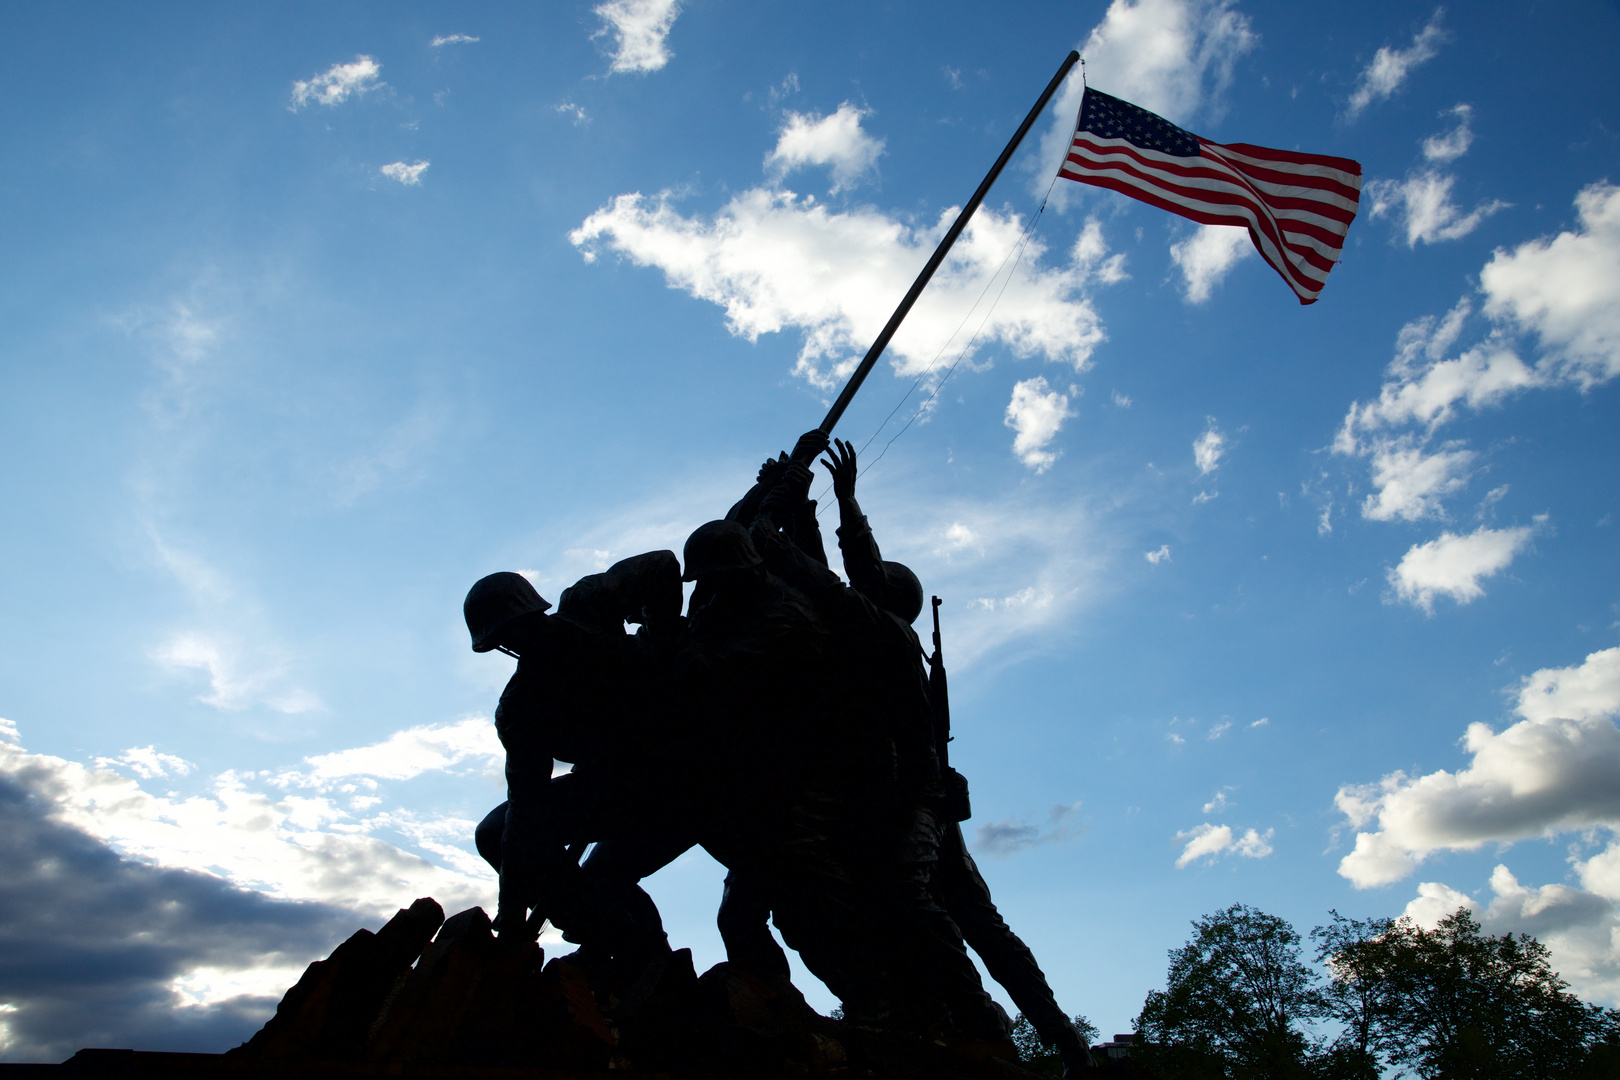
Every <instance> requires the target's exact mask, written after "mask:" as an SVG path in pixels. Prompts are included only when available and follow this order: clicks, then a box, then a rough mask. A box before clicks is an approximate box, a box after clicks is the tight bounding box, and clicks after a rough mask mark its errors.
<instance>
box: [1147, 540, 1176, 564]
mask: <svg viewBox="0 0 1620 1080" xmlns="http://www.w3.org/2000/svg"><path fill="white" fill-rule="evenodd" d="M1142 558H1144V559H1146V560H1147V561H1148V562H1150V563H1152V564H1153V565H1154V566H1158V565H1159V564H1160V563H1162V562H1169V561H1170V545H1169V544H1161V545H1159V549H1158V550H1157V551H1144V552H1142Z"/></svg>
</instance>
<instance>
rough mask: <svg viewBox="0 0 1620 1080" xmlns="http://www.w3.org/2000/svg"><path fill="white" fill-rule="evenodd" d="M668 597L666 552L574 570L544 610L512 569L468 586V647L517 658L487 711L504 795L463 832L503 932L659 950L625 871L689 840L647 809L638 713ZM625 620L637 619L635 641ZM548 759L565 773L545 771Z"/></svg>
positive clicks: (647, 771)
mask: <svg viewBox="0 0 1620 1080" xmlns="http://www.w3.org/2000/svg"><path fill="white" fill-rule="evenodd" d="M680 601H681V587H680V570H679V564H678V563H676V561H675V556H674V554H673V553H671V552H667V551H664V552H650V553H648V554H646V555H640V556H636V557H635V558H633V559H626V560H624V561H622V562H620V563H617V564H615V565H614V566H613V567H611V568H610V569H609V570H608V571H607V572H606V573H603V574H595V575H591V576H589V577H586V578H583V579H581V581H580V582H578V583H576V584H575V585H574V586H573V587H572V588H570V589H568V590H565V591H564V593H563V595H562V598H561V599H560V601H559V608H558V611H557V613H556V614H555V615H548V614H546V612H547V611H548V609H549V608H550V607H551V605H550V604H549V603H548V602H547V601H546V600H544V599H543V598H541V597H540V595H539V594H538V593H536V592H535V591H534V588H533V586H531V585H530V584H529V583H528V582H527V580H525V579H524V578H523V577H521V576H520V575H517V574H511V573H503V574H492V575H490V576H488V577H486V578H483V579H481V580H480V581H479V582H477V583H476V584H475V585H474V586H473V588H472V590H471V591H469V593H468V594H467V601H466V604H465V614H466V619H467V625H468V629H469V631H470V632H471V633H472V637H473V648H474V650H475V651H479V652H486V651H489V650H491V649H499V650H501V651H503V652H507V653H509V654H511V655H513V656H516V657H518V668H517V671H516V672H515V673H514V674H513V676H512V678H511V680H510V681H509V682H508V684H507V687H506V690H505V691H504V692H503V693H502V695H501V701H500V704H499V705H498V706H497V708H496V711H495V725H496V731H497V733H498V734H499V736H500V738H501V743H502V745H503V746H504V747H505V749H506V778H507V794H508V799H507V802H506V804H504V811H503V810H502V808H499V807H498V808H497V809H496V810H495V811H493V812H492V813H491V814H490V815H489V816H488V817H486V818H485V820H484V821H483V822H482V823H480V826H479V828H478V830H477V833H476V834H475V841H476V842H477V844H478V848H479V851H480V852H481V853H482V854H484V856H485V858H486V859H488V860H489V861H490V862H491V864H492V865H494V866H496V868H497V870H498V871H499V872H500V875H501V886H500V899H499V909H498V912H497V916H496V925H497V929H498V930H499V932H500V934H501V936H503V937H505V936H508V935H513V934H517V935H520V936H521V935H526V936H528V937H529V938H530V939H532V937H533V934H534V933H535V932H537V931H538V929H539V923H540V920H541V919H542V918H547V917H549V918H550V919H551V920H552V922H553V923H554V924H555V925H556V926H557V927H558V928H559V929H561V930H562V931H563V932H564V934H565V936H567V937H568V938H569V940H572V941H576V942H580V943H582V944H587V945H591V946H594V947H597V948H598V949H600V950H601V951H604V952H608V953H611V954H614V955H621V956H646V955H648V954H651V953H656V952H661V951H667V949H668V944H667V942H666V941H665V939H664V935H663V927H662V923H661V920H659V918H658V913H657V908H656V907H655V906H654V905H653V903H652V900H651V898H650V897H648V896H647V895H646V893H645V892H643V891H642V890H641V889H640V888H639V887H637V886H636V884H635V881H636V880H637V879H638V878H639V877H640V876H642V875H643V874H644V873H650V872H651V870H653V869H657V866H658V865H662V863H663V862H667V861H668V860H669V859H670V858H673V857H674V855H677V854H679V853H680V851H681V850H684V848H685V846H690V843H691V839H690V838H689V837H688V838H687V839H686V840H685V843H684V845H682V844H681V843H680V842H679V833H678V832H674V833H672V832H671V828H672V826H674V825H675V824H676V819H675V817H673V816H672V815H671V814H670V813H669V808H667V807H661V808H660V809H661V811H662V812H661V813H660V814H657V815H654V814H650V813H648V808H649V806H651V805H654V804H656V803H657V802H658V801H659V790H660V785H659V784H658V783H657V779H658V775H659V773H658V768H657V767H658V766H661V765H662V764H663V763H662V762H660V761H658V760H657V755H656V751H655V750H654V749H653V745H654V744H653V743H651V742H650V741H649V732H653V731H656V730H657V725H656V724H650V723H649V722H648V721H649V714H652V713H654V712H656V711H658V708H659V703H658V701H657V700H656V698H655V697H654V692H655V690H656V689H663V687H659V686H658V685H657V683H658V679H659V676H660V674H661V668H662V667H663V666H664V665H665V664H666V663H667V659H666V658H667V654H668V653H669V652H670V651H672V648H673V641H674V639H675V637H676V636H677V633H678V630H679V625H680V623H681V619H680ZM627 620H633V621H635V622H639V623H642V624H643V625H642V630H641V632H640V633H638V634H637V635H636V636H635V637H633V638H632V637H631V636H629V635H627V634H626V633H625V632H624V623H625V621H627ZM666 682H667V678H666ZM555 760H562V761H566V762H571V763H572V764H573V765H574V769H573V770H572V771H571V772H569V773H568V774H566V775H564V776H560V777H556V778H555V779H554V778H553V776H552V772H553V768H554V761H555ZM649 830H651V832H652V835H649ZM497 837H498V839H497ZM591 841H602V842H601V843H598V845H597V850H596V851H594V852H593V853H592V857H591V859H590V860H588V861H587V863H586V866H585V867H584V868H583V869H582V868H581V867H580V866H579V865H578V855H579V851H580V850H581V849H583V847H584V846H585V844H586V843H588V842H591ZM649 848H652V849H659V848H662V849H665V850H663V851H661V852H659V853H656V854H650V853H649V851H648V849H649ZM671 849H672V850H671ZM627 854H628V855H630V856H631V857H629V858H626V857H625V856H626V855H627ZM616 856H617V857H616ZM653 863H656V865H650V864H653ZM649 865H650V868H648V867H649ZM529 908H534V909H535V915H534V917H533V918H530V919H527V920H526V919H525V912H526V911H527V910H528V909H529Z"/></svg>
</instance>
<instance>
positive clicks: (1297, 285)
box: [1059, 88, 1361, 304]
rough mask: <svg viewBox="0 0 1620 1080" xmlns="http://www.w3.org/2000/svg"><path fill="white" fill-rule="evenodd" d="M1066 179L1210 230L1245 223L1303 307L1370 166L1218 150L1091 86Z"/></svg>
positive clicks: (1335, 254) (1260, 149) (1322, 280)
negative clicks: (1363, 168) (1115, 193)
mask: <svg viewBox="0 0 1620 1080" xmlns="http://www.w3.org/2000/svg"><path fill="white" fill-rule="evenodd" d="M1094 98H1095V99H1098V100H1093V99H1094ZM1088 121H1091V122H1089V123H1088ZM1093 129H1095V130H1093ZM1174 151H1191V152H1174ZM1059 175H1061V176H1066V177H1068V178H1069V179H1071V180H1077V181H1079V182H1080V183H1083V184H1093V185H1096V186H1098V187H1105V188H1110V189H1112V190H1114V191H1118V192H1121V193H1122V194H1125V195H1129V196H1131V197H1132V198H1136V199H1140V200H1142V201H1143V202H1146V203H1150V204H1152V205H1154V206H1157V207H1160V208H1161V209H1164V210H1169V211H1170V212H1171V213H1174V214H1179V215H1181V216H1182V217H1186V218H1190V219H1192V220H1193V221H1197V222H1200V223H1202V224H1205V225H1242V226H1245V227H1246V228H1247V229H1248V230H1249V237H1250V239H1252V240H1253V241H1254V246H1255V249H1256V250H1258V251H1259V252H1260V255H1261V257H1262V258H1264V259H1265V260H1266V262H1268V263H1270V264H1271V266H1272V268H1273V269H1275V270H1276V271H1277V273H1278V274H1280V275H1282V278H1283V280H1284V281H1286V282H1287V283H1288V285H1289V287H1290V288H1292V289H1293V290H1294V292H1295V294H1296V295H1298V297H1299V301H1300V303H1302V304H1310V303H1314V302H1315V301H1316V298H1317V296H1318V295H1319V294H1320V293H1321V291H1322V287H1323V286H1324V285H1325V284H1326V283H1327V275H1328V272H1329V271H1330V270H1332V269H1333V266H1334V264H1335V263H1337V262H1338V261H1339V256H1340V253H1341V251H1342V250H1343V247H1344V237H1345V233H1346V232H1347V231H1348V230H1349V228H1350V223H1351V222H1352V221H1354V220H1355V216H1356V210H1357V208H1358V206H1359V205H1360V200H1361V166H1360V165H1359V164H1358V163H1356V162H1354V161H1351V160H1349V159H1348V158H1339V157H1328V156H1326V155H1322V154H1301V153H1296V152H1292V151H1287V150H1273V149H1270V148H1268V147H1264V146H1251V145H1249V144H1247V143H1231V144H1229V145H1222V144H1220V143H1212V142H1210V141H1209V140H1207V139H1202V138H1199V137H1198V136H1196V135H1193V134H1191V133H1190V132H1186V131H1183V130H1182V129H1180V128H1177V127H1175V126H1174V125H1172V124H1170V123H1169V121H1167V120H1164V119H1163V118H1162V117H1159V116H1155V115H1154V114H1152V113H1149V112H1147V111H1146V110H1145V109H1139V108H1137V107H1136V106H1134V105H1131V104H1129V103H1127V102H1124V101H1120V100H1119V99H1117V98H1111V97H1109V96H1108V95H1106V94H1099V93H1098V92H1097V91H1095V90H1092V89H1089V88H1088V89H1087V90H1086V96H1085V98H1084V99H1083V100H1082V103H1081V108H1080V120H1079V123H1078V124H1077V126H1076V130H1075V133H1074V138H1073V140H1072V142H1071V144H1070V146H1069V153H1068V157H1067V159H1066V160H1065V161H1064V163H1063V166H1062V167H1061V168H1060V169H1059Z"/></svg>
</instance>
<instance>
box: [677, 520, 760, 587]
mask: <svg viewBox="0 0 1620 1080" xmlns="http://www.w3.org/2000/svg"><path fill="white" fill-rule="evenodd" d="M764 561H765V560H764V559H762V558H760V556H759V552H758V551H756V550H754V542H753V541H752V540H750V539H749V538H748V530H747V529H745V528H743V527H742V526H741V525H739V524H737V523H736V522H735V521H709V522H705V523H704V524H702V525H699V526H698V527H697V528H696V529H694V530H693V531H692V535H691V536H688V537H687V538H686V550H685V552H684V553H683V555H682V558H681V562H683V563H685V564H686V573H685V574H682V575H681V580H682V581H696V580H697V579H698V578H700V577H707V576H708V575H709V574H712V573H715V572H716V571H719V570H746V569H748V568H749V567H751V566H758V565H759V564H760V563H762V562H764Z"/></svg>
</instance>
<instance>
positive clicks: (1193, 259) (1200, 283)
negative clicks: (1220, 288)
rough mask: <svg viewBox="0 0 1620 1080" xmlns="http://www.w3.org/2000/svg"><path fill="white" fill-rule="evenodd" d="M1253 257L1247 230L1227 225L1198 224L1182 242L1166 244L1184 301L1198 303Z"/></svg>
mask: <svg viewBox="0 0 1620 1080" xmlns="http://www.w3.org/2000/svg"><path fill="white" fill-rule="evenodd" d="M1253 254H1254V244H1253V243H1251V242H1250V240H1249V231H1248V230H1247V229H1239V228H1236V227H1234V226H1231V225H1200V226H1198V228H1197V230H1196V231H1195V232H1193V234H1192V235H1191V236H1189V237H1187V238H1186V239H1185V240H1181V241H1179V242H1177V243H1174V244H1171V245H1170V258H1171V260H1172V261H1173V262H1174V263H1175V264H1176V265H1177V266H1179V267H1180V268H1181V276H1182V278H1183V279H1184V280H1185V281H1186V283H1187V292H1186V297H1187V302H1188V303H1190V304H1202V303H1203V302H1204V301H1206V300H1208V299H1209V294H1210V291H1211V290H1213V289H1214V288H1215V286H1216V285H1219V284H1220V282H1221V279H1222V278H1224V277H1226V274H1227V271H1229V270H1231V269H1232V267H1234V266H1236V265H1237V264H1238V263H1239V262H1240V261H1242V260H1243V259H1246V258H1248V257H1249V256H1250V255H1253Z"/></svg>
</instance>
